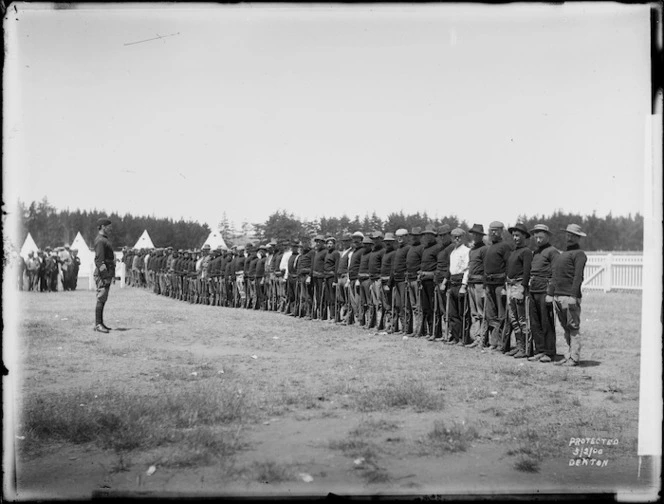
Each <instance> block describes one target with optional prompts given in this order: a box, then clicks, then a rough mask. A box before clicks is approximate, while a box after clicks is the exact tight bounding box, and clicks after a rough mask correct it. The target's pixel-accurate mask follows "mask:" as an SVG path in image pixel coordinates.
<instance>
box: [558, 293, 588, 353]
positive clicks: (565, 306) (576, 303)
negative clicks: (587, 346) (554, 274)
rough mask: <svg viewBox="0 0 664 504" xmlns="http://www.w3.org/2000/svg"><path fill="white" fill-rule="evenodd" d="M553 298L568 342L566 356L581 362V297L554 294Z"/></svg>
mask: <svg viewBox="0 0 664 504" xmlns="http://www.w3.org/2000/svg"><path fill="white" fill-rule="evenodd" d="M553 300H554V303H555V306H556V313H557V314H558V320H559V321H560V325H561V326H562V327H563V330H564V331H565V343H567V349H566V351H565V357H566V358H567V359H573V360H574V361H575V362H579V360H580V359H581V337H580V335H579V329H580V326H581V299H578V298H573V297H571V296H554V298H553Z"/></svg>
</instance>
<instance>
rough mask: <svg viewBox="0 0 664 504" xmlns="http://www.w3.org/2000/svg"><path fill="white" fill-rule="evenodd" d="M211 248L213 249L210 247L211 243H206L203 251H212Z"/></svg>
mask: <svg viewBox="0 0 664 504" xmlns="http://www.w3.org/2000/svg"><path fill="white" fill-rule="evenodd" d="M211 248H212V247H210V244H209V243H206V244H205V245H203V250H210V249H211Z"/></svg>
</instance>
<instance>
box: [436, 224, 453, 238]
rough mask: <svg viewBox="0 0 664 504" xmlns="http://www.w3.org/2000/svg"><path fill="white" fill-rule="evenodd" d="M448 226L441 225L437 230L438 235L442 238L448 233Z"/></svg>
mask: <svg viewBox="0 0 664 504" xmlns="http://www.w3.org/2000/svg"><path fill="white" fill-rule="evenodd" d="M450 229H451V228H450V226H449V225H448V224H443V225H442V226H440V227H439V228H438V235H439V236H443V235H446V234H447V233H449V232H450Z"/></svg>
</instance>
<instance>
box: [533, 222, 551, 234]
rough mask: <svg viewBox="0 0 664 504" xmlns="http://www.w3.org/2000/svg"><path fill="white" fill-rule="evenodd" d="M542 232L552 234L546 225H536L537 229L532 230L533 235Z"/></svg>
mask: <svg viewBox="0 0 664 504" xmlns="http://www.w3.org/2000/svg"><path fill="white" fill-rule="evenodd" d="M541 232H544V233H549V234H551V230H550V229H549V226H547V225H546V224H535V227H533V228H532V229H531V230H530V234H531V235H532V234H535V233H541Z"/></svg>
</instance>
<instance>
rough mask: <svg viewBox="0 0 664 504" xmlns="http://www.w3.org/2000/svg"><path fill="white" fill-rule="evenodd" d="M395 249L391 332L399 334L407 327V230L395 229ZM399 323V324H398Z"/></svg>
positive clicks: (408, 245)
mask: <svg viewBox="0 0 664 504" xmlns="http://www.w3.org/2000/svg"><path fill="white" fill-rule="evenodd" d="M395 237H396V242H397V248H396V250H395V252H394V267H393V269H392V275H391V277H392V279H391V282H392V296H394V311H395V313H394V314H393V315H392V332H394V333H401V332H403V331H405V328H406V327H407V318H406V312H407V309H408V284H407V281H406V258H407V256H408V250H409V249H410V244H408V243H407V240H408V230H407V229H403V228H401V229H397V231H396V233H395ZM399 321H401V324H399Z"/></svg>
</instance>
